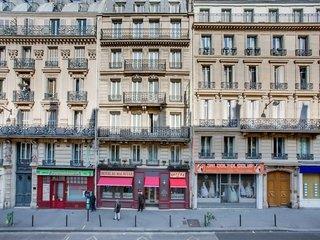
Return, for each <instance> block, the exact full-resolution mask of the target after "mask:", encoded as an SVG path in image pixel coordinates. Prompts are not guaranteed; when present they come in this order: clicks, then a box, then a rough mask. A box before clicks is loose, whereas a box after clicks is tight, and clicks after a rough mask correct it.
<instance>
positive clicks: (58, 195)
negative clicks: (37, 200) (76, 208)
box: [50, 181, 65, 208]
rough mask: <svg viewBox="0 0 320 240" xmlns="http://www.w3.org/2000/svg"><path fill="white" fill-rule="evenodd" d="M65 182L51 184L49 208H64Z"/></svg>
mask: <svg viewBox="0 0 320 240" xmlns="http://www.w3.org/2000/svg"><path fill="white" fill-rule="evenodd" d="M64 193H65V182H63V181H53V182H52V183H51V194H50V199H51V207H52V208H64V207H65V196H64Z"/></svg>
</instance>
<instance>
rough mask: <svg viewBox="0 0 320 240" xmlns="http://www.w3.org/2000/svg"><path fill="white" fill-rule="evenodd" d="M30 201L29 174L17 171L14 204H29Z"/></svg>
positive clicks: (20, 205)
mask: <svg viewBox="0 0 320 240" xmlns="http://www.w3.org/2000/svg"><path fill="white" fill-rule="evenodd" d="M30 203H31V174H27V173H17V180H16V206H19V207H22V206H30Z"/></svg>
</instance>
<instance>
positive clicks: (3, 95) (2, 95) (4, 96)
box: [0, 92, 7, 100]
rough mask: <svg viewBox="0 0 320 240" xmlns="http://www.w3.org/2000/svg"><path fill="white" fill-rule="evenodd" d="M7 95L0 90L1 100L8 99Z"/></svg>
mask: <svg viewBox="0 0 320 240" xmlns="http://www.w3.org/2000/svg"><path fill="white" fill-rule="evenodd" d="M6 99H7V96H6V93H5V92H0V100H6Z"/></svg>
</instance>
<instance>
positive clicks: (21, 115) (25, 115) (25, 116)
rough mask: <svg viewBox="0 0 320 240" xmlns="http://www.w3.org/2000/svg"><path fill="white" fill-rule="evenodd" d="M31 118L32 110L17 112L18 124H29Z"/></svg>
mask: <svg viewBox="0 0 320 240" xmlns="http://www.w3.org/2000/svg"><path fill="white" fill-rule="evenodd" d="M29 120H30V111H28V110H21V109H19V110H18V113H17V124H18V125H20V126H28V125H29V123H30V122H29Z"/></svg>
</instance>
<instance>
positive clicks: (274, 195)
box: [267, 171, 290, 207]
mask: <svg viewBox="0 0 320 240" xmlns="http://www.w3.org/2000/svg"><path fill="white" fill-rule="evenodd" d="M267 187H268V204H269V206H271V207H272V206H288V205H289V204H290V173H287V172H280V171H277V172H271V173H268V186H267Z"/></svg>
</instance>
